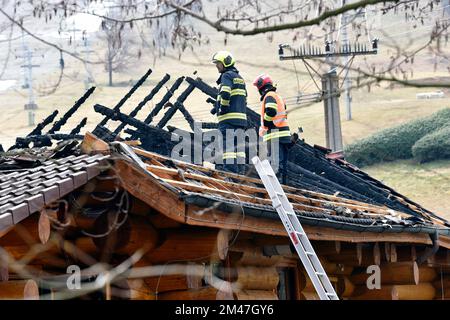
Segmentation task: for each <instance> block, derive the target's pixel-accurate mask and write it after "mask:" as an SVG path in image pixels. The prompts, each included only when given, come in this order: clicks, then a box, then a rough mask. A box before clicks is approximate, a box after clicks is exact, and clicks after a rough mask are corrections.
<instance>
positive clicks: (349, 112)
mask: <svg viewBox="0 0 450 320" xmlns="http://www.w3.org/2000/svg"><path fill="white" fill-rule="evenodd" d="M347 2H348V1H347V0H342V6H345V5H346V4H347ZM347 23H348V14H347V13H346V12H344V13H343V14H342V15H341V33H342V41H341V45H342V46H344V47H347V46H348V45H349V40H348V33H347ZM349 61H350V56H346V57H345V64H344V65H348V64H349ZM351 86H352V80H351V79H350V77H349V75H348V73H347V76H346V77H345V79H344V99H345V110H346V111H347V112H346V116H347V120H352V96H351V93H350V88H351Z"/></svg>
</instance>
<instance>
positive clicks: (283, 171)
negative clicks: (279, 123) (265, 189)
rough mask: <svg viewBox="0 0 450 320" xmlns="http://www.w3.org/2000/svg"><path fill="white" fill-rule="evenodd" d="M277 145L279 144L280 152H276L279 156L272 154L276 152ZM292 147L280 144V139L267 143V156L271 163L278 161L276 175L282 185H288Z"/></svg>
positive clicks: (285, 143)
mask: <svg viewBox="0 0 450 320" xmlns="http://www.w3.org/2000/svg"><path fill="white" fill-rule="evenodd" d="M275 144H278V152H276V153H277V154H272V153H273V152H275V150H276V149H275V150H273V146H274V145H275ZM291 145H292V144H291V143H288V142H280V140H279V139H272V140H269V141H267V153H268V154H267V156H268V157H269V159H271V161H277V164H278V170H276V174H277V177H278V179H279V180H280V182H281V183H282V184H286V183H287V161H288V157H289V149H290V148H291Z"/></svg>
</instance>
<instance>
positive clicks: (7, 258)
mask: <svg viewBox="0 0 450 320" xmlns="http://www.w3.org/2000/svg"><path fill="white" fill-rule="evenodd" d="M8 161H9V162H14V163H15V164H24V163H26V164H28V167H27V166H24V167H23V168H21V169H17V168H16V169H14V170H2V171H1V172H0V197H1V198H0V199H1V200H0V257H1V259H0V299H68V298H75V299H107V300H110V299H139V300H191V299H192V300H216V299H218V300H222V299H226V300H249V299H250V300H257V299H265V300H272V299H273V300H276V299H287V300H289V299H297V300H316V299H318V296H317V294H316V293H315V290H314V288H313V286H312V283H311V281H310V279H309V278H308V277H307V276H306V274H305V270H304V268H303V266H302V264H301V262H300V261H299V258H298V256H297V255H296V254H295V252H294V251H293V249H292V247H291V245H290V242H289V238H288V237H287V234H286V231H285V229H284V228H283V225H282V224H281V222H280V220H279V218H278V215H277V213H276V211H274V209H273V207H272V205H271V200H270V199H269V197H268V195H267V193H266V190H265V189H264V187H263V185H262V182H261V181H260V180H259V179H258V178H256V177H248V176H240V175H235V174H231V173H227V172H222V171H217V170H213V169H209V168H206V167H203V166H197V165H193V164H189V163H185V162H180V161H176V160H173V159H170V158H168V157H165V156H162V155H159V154H157V153H152V152H148V151H144V150H142V149H139V148H137V147H132V146H128V147H124V146H123V144H122V145H120V144H107V143H105V142H103V141H102V140H100V139H98V138H96V137H95V136H93V135H92V134H87V135H86V137H85V140H84V141H83V143H82V145H81V147H80V148H79V149H77V150H75V151H74V153H73V154H71V155H69V156H63V157H61V158H59V159H55V158H52V157H51V156H50V157H48V159H47V160H46V161H41V162H39V163H37V164H35V165H33V166H31V168H30V167H29V163H30V161H28V160H26V159H25V160H24V159H23V158H21V159H12V158H10V159H6V158H4V159H2V163H7V162H8ZM368 179H373V178H370V177H369V178H368ZM283 187H284V190H285V192H286V194H287V196H288V198H289V200H290V201H291V203H292V204H293V207H294V209H295V210H296V212H297V214H298V218H299V220H300V221H301V223H302V224H303V226H304V229H305V231H306V233H307V235H308V237H309V239H310V240H311V242H312V245H313V247H314V249H315V251H316V253H317V254H318V256H319V258H320V260H321V261H322V264H323V266H324V268H325V270H326V272H327V274H328V276H329V278H330V280H331V282H332V284H333V286H334V287H335V289H336V292H337V293H338V295H339V298H340V299H348V300H353V299H355V300H366V299H367V300H370V299H383V300H410V299H423V300H432V299H439V300H440V299H449V298H450V256H449V248H450V228H449V224H448V222H446V221H445V220H444V219H442V218H439V217H437V216H435V215H433V214H430V213H429V212H428V211H425V210H423V209H422V208H421V207H420V206H418V205H414V204H411V203H410V202H408V203H407V202H406V200H403V198H402V197H401V196H399V195H398V194H396V195H392V197H397V200H398V201H404V203H407V205H408V208H409V210H408V212H403V211H401V210H394V209H392V208H388V207H387V206H383V205H378V204H373V203H368V202H364V201H359V200H354V199H348V198H345V197H342V196H340V195H339V194H327V193H321V192H316V191H311V190H308V189H302V188H296V187H292V186H288V185H285V186H283ZM411 212H413V213H414V214H412V213H411ZM77 268H79V270H80V278H79V279H80V281H81V289H77V288H75V289H74V288H70V285H69V284H74V285H76V283H74V282H72V280H73V279H75V278H73V270H75V269H77ZM370 270H378V271H379V280H380V287H379V288H375V289H371V288H369V287H368V286H367V282H368V278H369V277H370V276H371V275H372V272H373V271H370ZM369 281H370V280H369Z"/></svg>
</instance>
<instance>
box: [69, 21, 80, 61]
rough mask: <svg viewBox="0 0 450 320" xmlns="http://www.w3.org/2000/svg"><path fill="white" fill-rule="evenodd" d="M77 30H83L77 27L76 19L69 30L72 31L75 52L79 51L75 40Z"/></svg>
mask: <svg viewBox="0 0 450 320" xmlns="http://www.w3.org/2000/svg"><path fill="white" fill-rule="evenodd" d="M77 31H81V30H80V29H77V28H75V19H74V20H73V22H72V29H68V30H67V32H72V36H71V38H72V41H73V52H74V53H77V44H76V42H75V35H76V32H77Z"/></svg>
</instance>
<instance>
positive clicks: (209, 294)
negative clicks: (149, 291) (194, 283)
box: [158, 287, 233, 300]
mask: <svg viewBox="0 0 450 320" xmlns="http://www.w3.org/2000/svg"><path fill="white" fill-rule="evenodd" d="M218 298H220V300H224V299H225V298H227V300H229V299H233V298H232V294H231V293H230V294H225V295H224V293H223V292H221V291H219V290H217V289H216V288H213V287H204V288H200V289H189V290H180V291H169V292H163V293H160V294H159V295H158V299H159V300H219V299H218Z"/></svg>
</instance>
